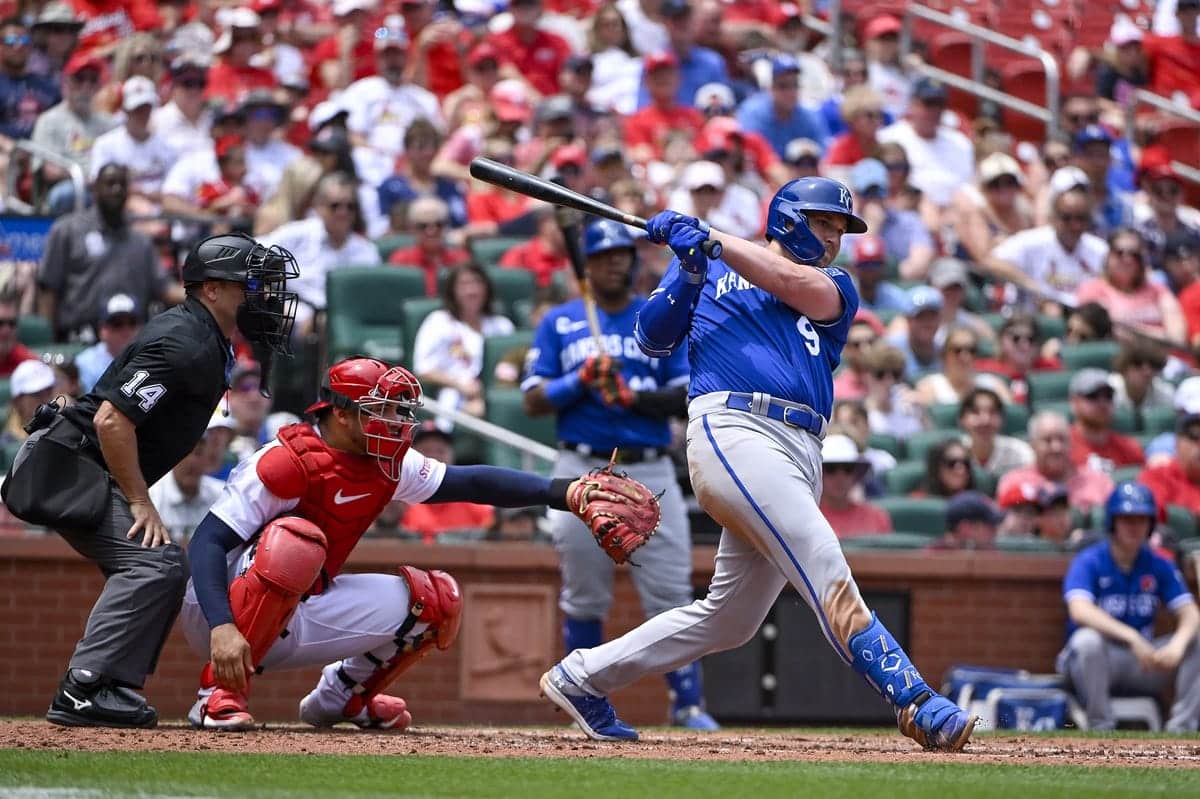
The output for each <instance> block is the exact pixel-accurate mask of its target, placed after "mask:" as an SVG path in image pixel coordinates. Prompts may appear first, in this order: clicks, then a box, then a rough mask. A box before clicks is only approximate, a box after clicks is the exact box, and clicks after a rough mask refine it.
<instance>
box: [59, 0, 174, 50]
mask: <svg viewBox="0 0 1200 799" xmlns="http://www.w3.org/2000/svg"><path fill="white" fill-rule="evenodd" d="M71 8H72V9H73V10H74V11H75V16H76V18H77V19H80V20H82V21H83V28H82V29H80V31H79V41H78V44H77V45H76V47H77V49H79V50H81V51H82V50H91V49H92V48H95V47H103V46H104V45H108V44H113V43H114V42H119V41H120V40H122V39H127V38H129V37H130V36H132V35H133V34H134V32H135V31H148V30H154V29H156V28H160V27H162V19H161V17H159V15H158V9H157V8H155V4H154V3H142V2H138V3H131V2H129V1H128V0H71Z"/></svg>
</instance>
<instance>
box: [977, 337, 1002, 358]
mask: <svg viewBox="0 0 1200 799" xmlns="http://www.w3.org/2000/svg"><path fill="white" fill-rule="evenodd" d="M976 352H977V354H978V355H979V357H980V358H995V357H996V352H997V349H996V342H994V341H992V340H991V339H990V338H981V339H979V341H978V343H977V345H976Z"/></svg>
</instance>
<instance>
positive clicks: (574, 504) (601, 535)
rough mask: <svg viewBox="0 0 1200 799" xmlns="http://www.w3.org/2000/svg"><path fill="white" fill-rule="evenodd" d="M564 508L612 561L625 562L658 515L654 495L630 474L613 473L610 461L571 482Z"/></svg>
mask: <svg viewBox="0 0 1200 799" xmlns="http://www.w3.org/2000/svg"><path fill="white" fill-rule="evenodd" d="M613 455H614V456H615V455H616V452H615V451H614V453H613ZM567 507H568V508H569V509H570V511H571V512H572V513H574V514H575V515H576V516H578V517H579V518H580V519H582V520H583V523H584V524H586V525H587V526H588V529H589V530H591V531H592V537H593V538H595V539H596V543H597V544H599V545H600V548H601V549H603V550H604V551H605V552H606V553H607V554H608V556H609V557H610V558H612V559H613V561H615V562H616V563H625V562H626V561H627V560H629V556H630V555H632V554H633V553H634V551H636V550H637V548H638V547H640V546H642V545H643V544H645V543H646V542H647V541H649V540H650V536H652V535H654V531H655V530H657V529H658V522H659V519H661V518H662V511H661V510H660V509H659V507H658V497H656V496H655V495H654V494H652V493H650V489H648V488H646V486H644V485H642V484H641V483H640V482H638V481H637V480H634V479H633V478H632V477H629V476H627V475H626V474H624V473H617V472H614V471H613V465H612V463H609V464H608V465H607V466H605V467H604V468H603V469H592V470H591V471H590V472H588V473H587V474H585V475H583V476H582V477H580V478H579V479H578V480H576V481H575V482H573V483H571V486H570V487H569V488H568V489H567Z"/></svg>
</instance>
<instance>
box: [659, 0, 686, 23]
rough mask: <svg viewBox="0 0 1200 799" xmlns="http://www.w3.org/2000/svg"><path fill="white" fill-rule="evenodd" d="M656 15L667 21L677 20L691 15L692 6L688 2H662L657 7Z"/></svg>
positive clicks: (676, 0)
mask: <svg viewBox="0 0 1200 799" xmlns="http://www.w3.org/2000/svg"><path fill="white" fill-rule="evenodd" d="M658 13H659V14H662V15H663V16H664V17H666V18H667V19H678V18H679V17H686V16H687V15H688V14H690V13H692V5H691V3H689V2H688V0H663V1H662V3H661V4H660V5H659V7H658Z"/></svg>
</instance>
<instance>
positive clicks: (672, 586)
mask: <svg viewBox="0 0 1200 799" xmlns="http://www.w3.org/2000/svg"><path fill="white" fill-rule="evenodd" d="M583 252H584V255H585V256H586V258H587V263H586V270H587V279H588V282H589V283H590V285H591V287H592V292H593V293H594V295H595V297H596V304H597V306H598V307H597V317H598V319H599V322H600V337H601V340H602V343H603V351H602V352H599V351H598V346H597V342H596V339H595V337H594V336H593V335H592V333H591V331H590V329H589V326H588V321H587V315H586V312H585V309H584V301H583V300H582V299H576V300H572V301H571V302H568V303H566V304H564V305H560V306H558V307H557V308H554V309H552V310H550V311H549V312H548V313H547V314H546V316H545V317H544V318H543V319H542V322H541V324H540V325H538V329H537V333H536V334H535V336H534V340H533V347H532V348H531V349H530V352H529V356H528V360H527V369H526V371H527V376H526V378H525V380H524V381H523V383H522V385H521V387H522V389H524V391H525V408H526V410H527V411H528V412H529V414H530V415H533V416H539V415H542V414H547V413H556V414H557V416H558V418H557V432H558V439H559V456H558V459H557V461H556V462H555V466H554V472H553V476H555V477H567V476H568V475H570V476H574V475H579V474H583V473H584V472H587V471H589V470H590V469H593V468H596V467H597V466H603V465H604V463H605V462H607V461H608V460H609V458H610V456H611V455H612V452H613V450H614V449H615V450H616V457H615V462H616V464H618V465H620V468H621V469H622V470H624V471H626V472H628V474H629V475H630V476H632V477H634V478H636V479H637V480H639V481H640V482H642V483H644V484H645V485H646V486H647V487H649V488H650V490H651V491H653V492H654V493H656V494H657V493H659V492H662V496H661V497H660V499H659V501H660V503H661V506H662V521H661V523H660V524H659V528H658V532H657V533H656V534H655V535H654V536H653V537H652V538H651V539H650V540H649V541H648V542H647V543H646V545H645V546H644V547H642V548H641V549H640V550H638V553H637V558H636V561H637V563H638V565H639V566H640V567H641V568H635V569H633V570H631V571H630V574H631V575H632V577H633V581H634V585H635V586H636V587H637V591H638V596H639V597H640V598H641V602H642V610H643V612H644V613H645V614H646V618H652V617H654V616H657V615H658V614H659V613H662V612H663V611H665V610H670V609H671V608H677V607H679V606H681V605H686V604H688V603H690V602H691V601H692V586H691V574H692V556H691V552H692V545H691V530H690V527H689V525H688V520H687V509H686V507H685V506H684V502H683V493H682V492H681V491H680V490H679V483H678V481H677V480H676V478H675V467H674V464H673V463H672V462H671V459H670V457H668V456H667V454H666V447H667V444H668V443H670V440H671V431H670V429H669V427H668V424H667V420H668V418H669V417H670V416H674V415H679V416H682V415H683V414H684V413H685V409H686V398H687V383H688V366H687V352H686V350H685V348H683V347H680V348H679V349H678V350H676V351H675V352H674V353H673V354H670V355H668V356H667V357H664V358H656V357H651V356H648V355H646V354H645V353H643V352H642V351H641V350H640V349H638V345H637V341H636V340H635V338H634V323H635V322H636V320H637V313H638V310H639V309H640V308H641V307H642V304H643V303H644V302H645V299H644V298H642V297H638V296H636V295H635V294H634V293H633V289H632V286H633V278H634V270H635V268H636V255H635V252H634V241H633V237H632V236H630V234H629V231H628V230H627V229H626V228H625V226H624V225H622V224H620V223H618V222H613V221H610V220H602V221H599V222H593V223H592V224H591V225H589V226H588V227H587V229H586V230H585V233H584V247H583ZM550 522H551V524H552V525H553V530H554V541H555V547H556V548H557V550H558V554H559V559H560V560H559V563H560V568H561V570H562V592H561V594H560V596H559V607H560V608H561V609H562V612H563V615H564V616H565V617H566V620H565V621H564V623H563V638H564V639H565V643H566V651H567V652H571V651H574V650H576V649H591V648H593V647H596V646H599V645H600V644H601V642H602V641H603V640H604V637H603V622H604V618H605V616H607V615H608V610H609V607H610V606H611V605H612V598H613V597H612V581H613V563H612V562H611V561H610V560H609V559H608V558H607V557H606V556H605V554H604V552H603V551H602V550H600V549H599V548H598V547H596V546H595V545H594V544H593V543H592V542H591V541H590V540H589V538H588V536H586V535H584V533H585V530H584V528H583V524H582V522H581V521H580V520H579V519H577V518H576V517H575V516H574V515H572V514H570V513H567V512H565V511H555V510H552V511H550ZM665 677H666V680H667V685H668V688H669V692H670V695H671V711H670V719H669V720H670V722H671V723H672V724H676V725H679V726H683V727H688V728H690V729H698V730H715V729H718V726H717V723H716V722H715V721H714V720H713V718H712V717H711V716H710V715H708V713H706V712H704V710H703V706H702V691H701V680H700V664H698V663H688V664H686V665H684V666H683V667H681V668H678V669H676V670H674V671H669V672H667V674H666V675H665Z"/></svg>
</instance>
